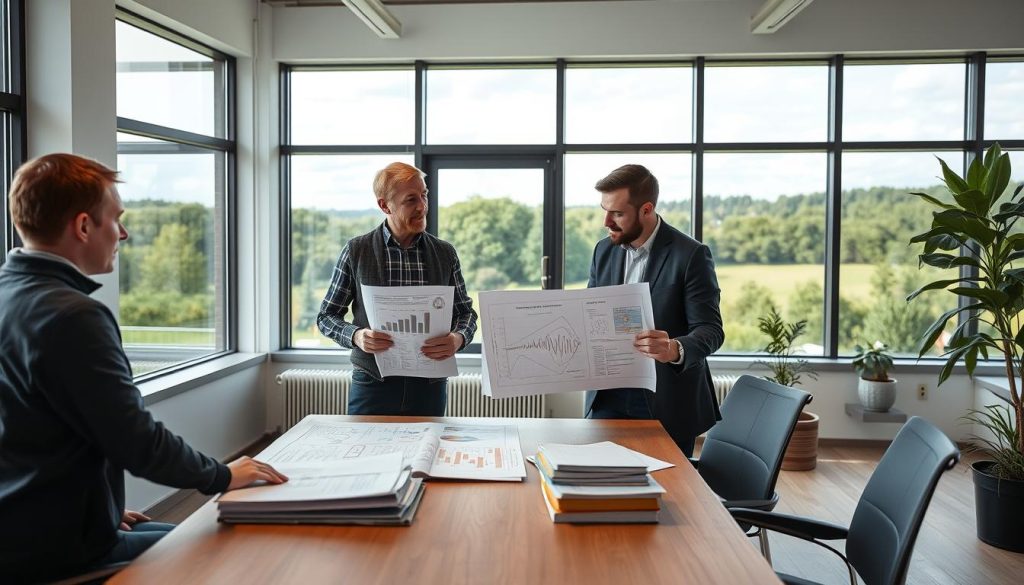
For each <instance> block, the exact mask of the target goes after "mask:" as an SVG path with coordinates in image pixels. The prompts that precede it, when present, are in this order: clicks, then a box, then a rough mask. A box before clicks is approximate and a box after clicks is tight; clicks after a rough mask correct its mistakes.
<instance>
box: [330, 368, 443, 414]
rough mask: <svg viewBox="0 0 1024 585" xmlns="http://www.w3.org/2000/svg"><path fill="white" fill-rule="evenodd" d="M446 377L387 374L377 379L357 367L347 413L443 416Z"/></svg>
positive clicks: (350, 389) (350, 390)
mask: <svg viewBox="0 0 1024 585" xmlns="http://www.w3.org/2000/svg"><path fill="white" fill-rule="evenodd" d="M447 405H448V380H447V379H445V378H412V377H408V376H388V377H386V378H384V379H383V380H377V379H376V378H374V377H373V376H371V375H369V374H367V373H366V372H364V371H362V370H359V369H357V370H356V371H355V372H353V373H352V387H351V388H349V391H348V414H376V415H398V416H444V409H445V406H447Z"/></svg>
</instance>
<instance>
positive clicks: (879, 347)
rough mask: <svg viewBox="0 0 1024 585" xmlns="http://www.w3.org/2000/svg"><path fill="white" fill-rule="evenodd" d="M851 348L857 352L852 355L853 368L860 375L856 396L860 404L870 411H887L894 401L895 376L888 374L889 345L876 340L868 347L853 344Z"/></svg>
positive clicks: (889, 363)
mask: <svg viewBox="0 0 1024 585" xmlns="http://www.w3.org/2000/svg"><path fill="white" fill-rule="evenodd" d="M853 349H854V351H856V352H857V355H855V356H853V369H855V370H857V374H859V375H860V382H858V383H857V396H858V397H859V398H860V404H861V406H863V407H864V410H870V411H872V412H888V411H889V409H890V408H892V405H893V404H894V403H895V402H896V378H892V377H890V376H889V370H891V369H892V356H891V355H889V353H888V350H889V346H888V345H886V344H884V343H882V342H881V341H876V342H875V343H874V344H873V345H871V346H869V347H866V348H865V347H861V346H859V345H855V346H853Z"/></svg>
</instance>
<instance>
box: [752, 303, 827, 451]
mask: <svg viewBox="0 0 1024 585" xmlns="http://www.w3.org/2000/svg"><path fill="white" fill-rule="evenodd" d="M757 327H758V329H760V330H761V333H764V334H765V335H767V336H768V339H769V341H768V344H767V345H766V346H765V347H764V348H763V349H762V351H764V352H766V353H767V354H768V355H770V356H771V358H770V359H768V360H757V361H756V362H754V363H755V364H758V365H762V366H764V367H766V368H768V369H769V370H770V371H771V375H770V376H764V378H765V379H766V380H769V381H771V382H775V383H776V384H782V385H783V386H796V385H797V384H799V383H800V380H801V379H802V378H803V376H807V377H808V378H811V379H814V380H817V379H818V374H817V373H816V372H815V371H814V370H813V369H812V367H811V363H810V362H809V361H807V360H806V359H804V358H802V357H799V356H798V355H797V353H796V349H794V347H793V344H794V342H795V341H796V339H797V338H798V337H800V336H801V335H803V334H804V331H806V330H807V320H806V319H802V320H800V321H796V322H792V323H787V322H786V321H784V320H783V319H782V315H780V314H779V312H778V311H777V310H776V309H775V307H773V306H769V307H768V315H766V316H764V317H758V319H757ZM818 421H819V417H818V415H816V414H814V413H812V412H807V411H802V412H801V413H800V416H799V418H797V421H796V428H795V429H793V435H792V436H791V437H790V439H789V446H788V447H786V453H785V454H784V455H783V458H782V469H785V470H786V471H807V470H810V469H814V468H815V467H817V465H818Z"/></svg>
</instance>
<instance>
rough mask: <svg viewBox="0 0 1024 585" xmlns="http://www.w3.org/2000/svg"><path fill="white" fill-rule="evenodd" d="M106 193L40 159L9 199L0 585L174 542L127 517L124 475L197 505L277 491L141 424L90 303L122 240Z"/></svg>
mask: <svg viewBox="0 0 1024 585" xmlns="http://www.w3.org/2000/svg"><path fill="white" fill-rule="evenodd" d="M116 182H117V174H116V172H115V171H112V170H110V169H108V168H107V167H105V166H103V165H101V164H99V163H97V162H95V161H92V160H88V159H85V158H81V157H78V156H74V155H70V154H51V155H47V156H43V157H40V158H38V159H35V160H33V161H30V162H28V163H26V164H25V165H24V166H22V167H21V168H20V169H19V170H18V173H17V174H16V175H15V177H14V182H13V184H12V186H11V193H10V210H11V217H12V219H13V220H14V224H15V227H16V228H17V230H18V233H19V234H20V236H21V239H22V240H23V241H24V244H25V247H24V248H21V249H15V250H13V251H12V252H11V253H10V254H9V255H8V257H7V262H6V263H5V264H4V265H3V266H2V267H0V581H4V582H12V581H13V582H21V581H35V580H44V579H51V578H56V577H61V576H64V575H68V574H73V573H76V572H81V571H84V570H87V569H89V568H91V567H98V566H102V565H105V564H110V563H117V562H122V561H127V560H131V559H132V558H134V557H135V556H137V555H139V554H140V553H141V552H142V551H144V550H145V549H146V548H148V547H149V546H150V545H152V544H153V543H154V542H156V541H157V540H158V539H159V538H160V537H161V536H163V535H164V534H165V533H166V532H167V531H168V530H169V529H170V528H173V526H171V525H167V524H159V523H155V522H149V518H147V517H146V516H144V515H142V514H140V513H138V512H132V511H130V510H126V509H125V496H124V471H125V470H127V471H129V472H131V473H132V474H134V475H136V476H139V477H143V478H146V479H149V480H151V481H154V482H158V483H162V484H165V485H169V486H173V487H177V488H195V489H198V490H200V491H201V492H203V493H206V494H213V493H217V492H220V491H224V490H227V489H234V488H238V487H243V486H246V485H249V484H251V483H253V482H255V481H265V482H270V483H280V482H282V481H285V480H286V478H285V477H284V476H282V475H281V474H279V473H278V472H277V471H276V470H274V469H273V468H272V467H271V466H269V465H267V464H265V463H261V462H258V461H256V460H253V459H249V458H248V457H243V458H242V459H239V460H237V461H234V462H232V463H231V464H229V465H224V464H221V463H219V462H218V461H216V460H214V459H212V458H210V457H207V456H206V455H203V454H202V453H199V452H198V451H195V450H193V449H192V448H191V447H189V446H188V445H187V444H186V443H185V441H183V440H182V439H181V438H180V437H178V436H177V435H175V434H173V433H171V432H170V431H168V430H167V429H165V428H164V426H163V424H161V423H159V422H157V421H155V420H153V417H152V415H151V414H150V413H149V412H147V411H146V410H145V408H144V406H143V402H142V397H141V395H140V394H139V391H138V389H137V388H136V387H135V385H134V384H133V383H132V374H131V368H130V366H129V363H128V358H127V357H126V356H125V353H124V351H123V350H122V348H121V335H120V330H119V329H118V326H117V322H116V321H115V320H114V315H113V314H112V313H111V312H110V310H109V309H108V308H107V307H106V306H104V305H103V304H101V303H100V302H98V301H96V300H94V299H92V298H90V297H89V294H90V293H92V292H93V291H95V290H96V289H97V288H99V286H100V285H99V284H98V283H97V282H95V281H94V280H92V279H91V278H89V276H88V275H91V274H102V273H107V272H111V271H112V270H113V269H114V261H115V257H116V255H117V248H118V244H119V242H121V241H123V240H125V239H127V237H128V233H127V232H126V231H125V229H124V226H122V225H121V219H120V217H121V214H122V213H123V212H124V208H123V206H122V205H121V198H120V196H119V195H118V193H117V188H116Z"/></svg>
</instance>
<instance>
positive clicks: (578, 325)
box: [480, 282, 656, 398]
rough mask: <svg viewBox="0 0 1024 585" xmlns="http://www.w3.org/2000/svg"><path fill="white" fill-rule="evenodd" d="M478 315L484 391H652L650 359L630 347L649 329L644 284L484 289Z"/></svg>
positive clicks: (502, 395)
mask: <svg viewBox="0 0 1024 585" xmlns="http://www.w3.org/2000/svg"><path fill="white" fill-rule="evenodd" d="M480 315H481V320H482V321H483V323H482V326H481V330H482V331H483V337H484V339H483V364H484V369H485V370H486V374H485V375H484V394H486V395H488V396H492V397H494V398H505V397H510V396H525V395H529V394H552V393H557V392H574V391H579V390H601V389H604V388H647V389H648V390H652V391H653V390H654V389H655V382H656V379H655V372H654V360H653V359H651V358H649V357H647V356H645V355H643V354H641V353H640V352H639V351H637V350H636V349H634V348H633V340H634V338H635V336H636V334H637V333H639V332H640V331H643V330H645V329H654V311H653V310H652V309H651V291H650V287H649V285H648V284H647V283H646V282H642V283H638V284H623V285H618V286H604V287H598V288H588V289H582V290H543V291H519V290H512V291H492V292H483V293H480Z"/></svg>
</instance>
